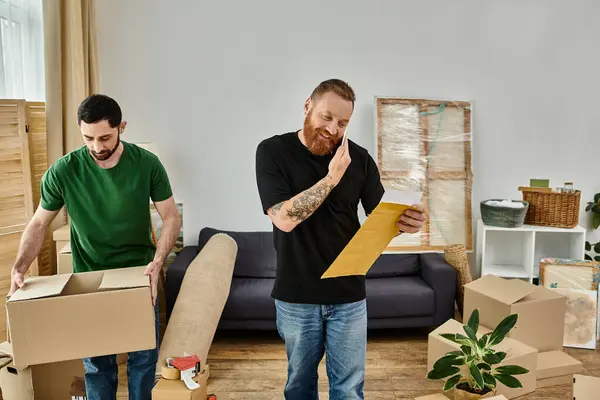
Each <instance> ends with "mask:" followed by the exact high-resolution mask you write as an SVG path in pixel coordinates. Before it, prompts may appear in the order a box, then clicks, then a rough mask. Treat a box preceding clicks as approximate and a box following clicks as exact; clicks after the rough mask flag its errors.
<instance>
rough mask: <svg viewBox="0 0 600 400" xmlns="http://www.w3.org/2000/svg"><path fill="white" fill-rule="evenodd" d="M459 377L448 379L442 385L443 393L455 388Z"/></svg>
mask: <svg viewBox="0 0 600 400" xmlns="http://www.w3.org/2000/svg"><path fill="white" fill-rule="evenodd" d="M460 378H461V376H460V375H454V376H453V377H452V378H450V379H448V380H447V381H446V384H445V385H444V392H446V391H448V390H450V389H452V388H453V387H454V386H456V384H457V383H458V382H459V381H460Z"/></svg>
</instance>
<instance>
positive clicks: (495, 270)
mask: <svg viewBox="0 0 600 400" xmlns="http://www.w3.org/2000/svg"><path fill="white" fill-rule="evenodd" d="M483 271H485V274H486V275H496V276H500V277H503V278H529V276H530V273H529V271H527V269H526V268H525V266H524V265H509V264H490V265H485V266H484V267H483Z"/></svg>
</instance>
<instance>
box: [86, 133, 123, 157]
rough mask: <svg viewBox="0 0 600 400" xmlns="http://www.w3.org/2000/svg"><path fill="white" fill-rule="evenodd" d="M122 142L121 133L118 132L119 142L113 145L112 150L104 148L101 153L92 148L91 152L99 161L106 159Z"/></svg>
mask: <svg viewBox="0 0 600 400" xmlns="http://www.w3.org/2000/svg"><path fill="white" fill-rule="evenodd" d="M120 143H121V135H119V134H117V144H116V145H115V147H113V149H112V150H103V151H101V152H100V153H96V152H95V151H92V150H90V154H91V155H92V157H94V158H95V159H96V160H98V161H106V160H108V159H109V158H110V157H111V156H112V155H113V154H114V153H115V151H117V149H118V148H119V144H120Z"/></svg>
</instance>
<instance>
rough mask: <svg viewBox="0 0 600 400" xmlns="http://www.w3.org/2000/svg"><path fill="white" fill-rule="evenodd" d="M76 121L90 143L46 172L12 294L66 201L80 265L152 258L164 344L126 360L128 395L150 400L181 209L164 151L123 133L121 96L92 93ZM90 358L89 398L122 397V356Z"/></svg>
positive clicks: (76, 268) (100, 266) (78, 268)
mask: <svg viewBox="0 0 600 400" xmlns="http://www.w3.org/2000/svg"><path fill="white" fill-rule="evenodd" d="M77 122H78V124H79V126H80V129H81V134H82V136H83V141H84V143H85V145H84V146H82V147H80V148H78V149H76V150H74V151H72V152H70V153H69V154H67V155H65V156H63V157H61V158H60V159H59V160H58V161H56V162H55V163H54V164H53V165H52V166H51V167H50V168H49V169H48V170H47V171H46V173H45V174H44V176H43V178H42V183H41V188H40V189H41V194H40V204H39V206H38V208H37V210H36V212H35V214H34V216H33V218H32V219H31V221H30V222H29V224H28V225H27V228H26V229H25V232H24V233H23V237H22V239H21V246H20V249H19V252H18V255H17V260H16V262H15V264H14V266H13V268H12V272H11V288H10V292H9V295H11V294H12V293H14V291H15V290H17V289H18V288H20V287H23V284H24V283H23V279H24V274H25V273H26V272H27V270H28V269H29V266H30V265H31V263H32V262H33V260H34V259H35V258H36V257H37V256H38V254H39V252H40V249H41V247H42V242H43V241H44V236H45V232H46V230H47V229H48V226H49V225H50V223H51V222H52V220H53V219H54V218H55V217H56V215H57V213H58V212H59V211H60V209H61V208H62V207H63V206H66V210H67V212H68V214H69V216H70V218H71V224H70V238H71V252H72V256H73V272H75V273H79V272H86V271H98V270H106V269H112V268H127V267H135V266H142V265H147V268H146V274H147V275H149V276H150V282H151V289H152V290H151V293H152V302H153V304H154V308H155V318H156V343H157V346H156V348H155V349H153V350H147V351H137V352H132V353H129V358H128V361H127V362H128V379H129V382H128V386H129V394H130V397H129V398H130V399H134V400H142V399H143V400H150V399H151V397H152V395H151V391H152V387H153V386H154V378H155V372H156V364H157V359H158V332H159V326H158V302H157V299H156V297H157V281H158V276H159V271H160V269H161V268H162V266H163V264H164V262H165V259H166V257H167V255H168V254H169V252H170V251H171V249H172V248H173V246H174V245H175V241H176V239H177V236H178V235H179V230H180V215H179V211H178V210H177V207H176V205H175V201H174V198H173V193H172V191H171V185H170V183H169V178H168V176H167V173H166V171H165V169H164V167H163V165H162V164H161V162H160V161H159V160H158V158H157V157H156V156H155V155H154V154H152V153H151V152H149V151H147V150H144V149H142V148H140V147H138V146H136V145H134V144H131V143H126V142H124V141H121V137H120V136H121V134H122V133H123V131H124V130H125V126H126V124H127V123H126V122H125V121H122V114H121V108H120V107H119V105H118V104H117V102H116V101H115V100H113V99H112V98H110V97H108V96H105V95H92V96H90V97H88V98H87V99H85V100H84V101H83V102H82V103H81V104H80V106H79V109H78V111H77ZM150 199H151V200H152V201H153V202H154V204H155V206H156V209H157V211H158V213H159V214H160V216H161V218H162V221H163V227H162V233H161V235H160V238H159V241H158V245H156V246H155V244H154V242H153V240H152V227H151V226H152V225H151V221H150ZM123 306H124V307H126V306H127V305H126V304H124V305H123ZM90 312H94V311H93V310H90ZM84 366H85V384H86V395H87V397H86V398H87V399H88V400H99V399H108V398H115V396H116V392H117V363H116V356H115V355H110V356H102V357H92V358H86V359H84Z"/></svg>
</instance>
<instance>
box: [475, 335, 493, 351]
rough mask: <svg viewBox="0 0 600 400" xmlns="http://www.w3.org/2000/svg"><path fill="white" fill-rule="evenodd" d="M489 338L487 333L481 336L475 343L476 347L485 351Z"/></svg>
mask: <svg viewBox="0 0 600 400" xmlns="http://www.w3.org/2000/svg"><path fill="white" fill-rule="evenodd" d="M489 337H490V334H489V333H486V334H485V335H483V336H482V337H481V338H480V339H479V342H478V343H477V345H478V346H479V348H480V349H481V350H483V349H485V346H486V345H487V342H488V338H489Z"/></svg>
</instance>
